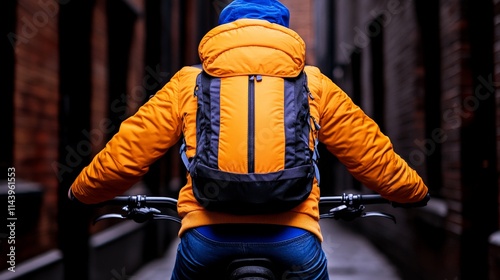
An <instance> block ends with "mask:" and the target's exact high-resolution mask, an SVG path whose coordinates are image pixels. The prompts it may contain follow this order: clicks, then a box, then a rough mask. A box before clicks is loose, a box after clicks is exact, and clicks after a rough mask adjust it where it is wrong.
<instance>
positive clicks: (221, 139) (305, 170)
mask: <svg viewBox="0 0 500 280" xmlns="http://www.w3.org/2000/svg"><path fill="white" fill-rule="evenodd" d="M196 67H198V68H201V65H196ZM271 79H284V88H283V89H282V90H281V89H280V90H279V92H278V91H277V90H274V92H273V93H272V94H269V93H268V92H263V91H264V90H263V89H265V88H266V86H265V83H266V80H271ZM234 83H238V84H244V85H243V86H242V87H241V89H242V90H241V91H246V92H231V93H230V92H227V89H226V90H225V91H224V85H225V84H234ZM257 83H260V84H261V85H257ZM221 85H222V86H221ZM221 88H222V90H221ZM194 96H195V97H196V98H197V112H196V128H197V130H196V153H195V156H194V157H193V158H187V156H186V153H185V152H186V143H185V140H184V142H183V143H182V145H181V148H180V153H181V158H182V161H183V163H184V165H185V166H186V169H187V171H188V172H189V173H190V175H191V179H192V187H193V194H194V196H195V198H196V199H197V200H198V202H199V203H200V204H201V205H202V206H203V207H205V208H206V209H207V210H211V211H219V212H226V213H231V214H238V215H252V214H269V213H278V212H283V211H287V210H290V209H292V208H293V207H295V206H297V205H299V204H300V203H301V202H303V201H304V200H305V199H307V197H308V196H309V193H310V192H311V189H312V184H313V179H314V177H315V176H316V178H317V181H318V184H319V172H318V168H317V164H316V163H317V159H318V158H319V154H318V150H317V143H318V140H317V137H316V133H317V130H318V129H319V125H318V124H317V123H316V121H315V120H314V118H313V117H312V116H311V115H310V112H309V98H311V99H312V98H313V97H312V94H311V93H310V92H309V89H308V86H307V77H306V73H305V72H304V71H301V74H300V75H299V76H297V77H295V78H277V77H270V76H264V75H249V76H236V77H222V78H221V77H213V76H210V75H209V74H207V73H206V72H205V71H203V69H202V71H201V72H200V73H199V74H198V76H197V79H196V86H195V90H194ZM228 99H229V100H230V101H229V102H228V101H227V100H228ZM256 100H257V101H256ZM281 100H283V101H284V102H281ZM278 101H279V102H278ZM223 102H226V103H225V104H224V105H221V103H223ZM235 103H241V104H244V105H239V106H238V105H234V104H235ZM231 104H233V105H231ZM226 107H233V108H230V109H229V110H230V111H231V110H232V111H231V112H232V114H231V115H230V116H229V114H228V109H226ZM245 107H248V109H247V108H245ZM276 112H279V113H278V114H277V113H276ZM269 120H274V125H276V124H278V125H277V126H273V127H280V126H281V127H282V128H281V131H282V133H283V134H284V137H283V138H284V139H279V140H278V141H277V142H279V143H278V145H277V144H276V143H275V142H276V140H273V141H274V142H273V145H275V146H280V147H279V148H278V149H277V150H278V152H271V151H269V150H268V149H266V148H271V147H269V145H267V146H266V142H267V140H270V139H276V138H275V137H279V136H276V133H273V131H272V129H271V128H270V127H271V126H270V125H262V123H263V122H264V123H265V122H267V121H269ZM259 122H260V124H259ZM238 139H239V140H238ZM310 141H313V143H314V149H311V148H310V145H309V143H310ZM228 142H230V143H228ZM222 147H224V148H222ZM219 149H224V150H225V152H224V154H229V153H233V154H236V156H232V157H228V158H224V159H222V160H221V162H219V157H220V156H221V155H220V152H221V151H220V150H219ZM258 149H260V153H259V152H258ZM263 150H264V152H263ZM273 151H276V147H275V148H273ZM221 154H222V153H221ZM264 155H265V156H274V158H270V159H269V158H265V159H264ZM277 155H280V156H279V157H278V156H277ZM259 160H260V161H262V160H266V161H268V160H273V161H276V163H277V165H276V167H274V170H258V169H259V168H258V166H259ZM281 162H283V163H282V164H281ZM278 166H279V167H278ZM234 167H237V168H238V167H239V168H238V169H240V171H241V169H242V168H243V169H245V168H244V167H246V169H247V170H246V172H236V171H235V169H237V168H234Z"/></svg>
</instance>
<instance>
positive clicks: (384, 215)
mask: <svg viewBox="0 0 500 280" xmlns="http://www.w3.org/2000/svg"><path fill="white" fill-rule="evenodd" d="M361 217H362V218H365V217H382V218H387V219H389V220H392V221H393V222H394V223H396V217H394V216H393V215H391V214H387V213H382V212H363V214H362V215H361Z"/></svg>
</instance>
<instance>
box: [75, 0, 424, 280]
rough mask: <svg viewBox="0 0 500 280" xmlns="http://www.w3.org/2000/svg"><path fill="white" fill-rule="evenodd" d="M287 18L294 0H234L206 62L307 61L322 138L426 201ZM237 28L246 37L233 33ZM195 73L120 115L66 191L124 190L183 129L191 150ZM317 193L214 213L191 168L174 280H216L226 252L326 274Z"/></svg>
mask: <svg viewBox="0 0 500 280" xmlns="http://www.w3.org/2000/svg"><path fill="white" fill-rule="evenodd" d="M289 17H290V14H289V11H288V9H287V7H286V6H284V5H283V4H282V3H280V2H279V1H277V0H253V1H252V0H234V1H232V2H231V3H230V4H229V5H227V6H226V7H225V8H224V9H223V10H222V12H221V13H220V16H219V25H218V26H216V27H215V28H213V29H212V30H210V31H209V32H208V33H207V34H206V35H205V36H204V38H203V39H202V40H201V42H200V45H199V56H200V59H201V62H202V65H203V68H204V70H205V71H206V72H208V73H209V74H213V75H216V76H224V75H233V74H238V73H240V74H241V73H243V74H247V73H262V74H266V75H274V76H281V74H283V73H286V74H288V75H290V76H292V75H295V76H297V75H298V74H299V72H300V71H302V70H303V69H305V72H306V73H307V77H308V85H309V89H310V91H311V93H312V95H313V96H314V100H312V101H311V114H312V116H313V117H314V118H315V119H316V120H318V121H319V125H320V126H321V129H320V130H319V140H320V141H321V142H322V143H323V144H324V145H325V146H326V147H327V149H328V150H329V151H330V152H331V153H333V154H334V155H335V156H336V157H337V158H338V159H339V160H340V161H341V162H342V163H343V164H344V165H345V166H346V167H347V169H348V170H349V171H350V172H351V173H352V174H353V176H354V177H355V178H357V179H358V180H359V181H360V182H362V183H363V184H364V185H365V186H367V187H368V188H370V189H372V190H373V191H376V192H378V193H380V194H381V195H382V196H384V197H385V198H387V199H389V200H391V201H394V202H398V203H404V204H406V203H421V205H425V204H426V203H427V198H428V196H427V193H428V189H427V187H426V185H425V183H424V182H423V180H422V178H421V177H420V176H419V175H418V174H417V173H416V171H415V170H413V169H412V168H411V167H410V166H409V165H408V164H407V163H406V162H405V161H404V160H403V159H402V158H401V157H400V156H399V155H398V154H396V153H395V151H394V150H393V147H392V144H391V142H390V139H389V138H388V137H387V136H385V135H384V134H382V133H381V131H380V129H379V127H378V126H377V124H376V123H375V122H374V121H373V120H372V119H371V118H369V117H368V116H367V115H366V114H365V113H364V112H363V111H362V110H361V109H360V107H358V106H357V105H356V104H354V103H353V102H352V101H351V99H350V98H349V97H348V95H347V94H346V93H345V92H343V91H342V89H340V88H339V87H338V86H337V85H336V84H334V83H333V82H332V81H331V80H330V79H329V78H327V77H326V76H325V75H324V74H322V73H321V72H320V70H319V69H318V68H316V67H313V66H305V43H304V41H303V40H302V38H301V37H300V36H299V35H298V34H297V33H296V32H294V31H293V30H291V29H289ZM263 35H265V36H263ZM235 36H238V38H245V40H240V41H238V40H235V39H233V38H234V37H235ZM276 36H277V37H279V38H280V40H279V41H276V42H275V43H273V44H272V45H271V46H269V42H266V44H263V43H262V42H261V40H263V38H275V37H276ZM255 46H259V47H258V48H257V47H255ZM262 46H267V47H262ZM198 73H199V69H197V68H195V67H183V68H182V69H180V70H179V71H178V72H177V73H176V74H175V75H174V76H173V77H172V78H171V80H170V81H169V82H168V83H167V84H166V85H165V86H164V87H163V88H162V89H161V90H159V91H158V92H157V93H156V95H154V96H153V97H152V98H151V99H150V100H149V101H148V102H147V103H145V104H144V105H143V106H142V107H141V108H140V109H139V110H138V111H137V112H136V113H135V115H133V116H131V117H130V118H128V119H127V120H125V121H123V122H122V125H121V127H120V130H119V131H118V133H116V134H115V135H114V137H113V138H112V139H111V140H110V141H109V142H108V143H107V145H106V147H105V148H104V149H103V150H102V151H100V152H99V153H98V154H97V155H96V156H95V157H94V159H93V160H92V162H91V163H90V164H89V165H88V166H87V167H85V168H84V169H83V170H82V171H81V173H80V175H79V176H78V177H77V178H76V180H75V182H74V183H73V184H72V186H71V188H70V190H69V192H68V195H69V197H70V198H71V199H76V200H78V201H80V202H82V203H85V204H94V203H100V202H103V201H106V200H109V199H111V198H113V197H115V196H117V195H119V194H122V193H123V192H125V191H126V190H127V189H129V188H130V187H131V186H132V185H133V184H135V183H137V182H138V181H139V180H140V179H141V177H142V176H143V175H144V174H145V173H146V172H147V171H148V167H149V166H150V165H151V164H152V163H153V162H154V161H155V160H157V159H158V158H160V157H161V156H162V155H163V154H165V152H166V151H167V150H168V149H169V148H170V147H172V146H173V145H175V144H176V143H177V142H178V141H179V140H180V138H181V137H182V136H184V138H185V141H186V144H187V147H188V148H187V154H188V156H192V155H193V154H194V153H195V147H194V146H195V141H196V139H195V138H196V122H195V120H196V101H195V100H194V99H193V98H192V96H193V85H194V84H195V80H196V76H197V74H198ZM257 114H258V112H257ZM319 197H320V190H319V187H318V185H317V181H315V184H314V186H313V189H312V192H311V194H310V195H309V197H308V199H307V200H306V201H304V202H303V203H302V204H300V205H299V206H297V207H295V208H294V209H292V210H291V211H287V212H284V213H277V214H269V215H264V214H262V215H244V216H241V215H231V214H225V213H219V212H212V211H207V210H206V209H204V208H203V206H202V205H200V204H199V203H198V201H197V200H196V199H195V197H194V196H193V192H192V185H191V179H190V176H189V174H187V184H186V185H185V186H183V188H182V189H181V190H180V193H179V198H178V213H179V215H180V217H181V218H182V225H181V228H180V231H179V237H180V240H181V241H180V244H179V247H178V251H177V252H178V253H177V258H176V263H175V267H174V271H173V274H172V278H171V279H211V277H214V278H217V277H216V276H211V273H216V272H219V271H220V270H221V269H222V268H221V267H220V266H219V264H220V260H223V259H230V258H234V257H235V256H244V255H253V256H265V257H269V258H271V259H273V260H274V261H275V263H276V264H277V265H279V266H281V267H283V269H284V270H285V271H286V272H285V273H286V277H289V278H294V277H297V279H299V278H300V279H328V271H327V260H326V257H325V254H324V252H323V251H322V249H321V241H322V240H323V237H322V234H321V229H320V226H319V209H318V201H319ZM283 278H285V277H283Z"/></svg>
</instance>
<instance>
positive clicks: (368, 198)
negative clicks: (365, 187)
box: [360, 194, 390, 204]
mask: <svg viewBox="0 0 500 280" xmlns="http://www.w3.org/2000/svg"><path fill="white" fill-rule="evenodd" d="M360 201H361V203H364V204H384V203H387V204H388V203H390V201H389V200H387V199H385V198H383V197H382V196H380V195H379V194H363V195H360Z"/></svg>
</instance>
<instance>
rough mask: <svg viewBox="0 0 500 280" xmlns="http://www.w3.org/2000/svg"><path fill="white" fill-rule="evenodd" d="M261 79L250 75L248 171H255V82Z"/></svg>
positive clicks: (259, 76) (258, 76)
mask: <svg viewBox="0 0 500 280" xmlns="http://www.w3.org/2000/svg"><path fill="white" fill-rule="evenodd" d="M260 81H262V76H261V75H250V76H249V77H248V173H254V172H255V82H260Z"/></svg>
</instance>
